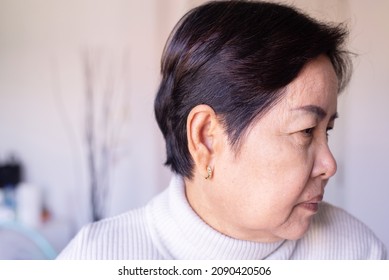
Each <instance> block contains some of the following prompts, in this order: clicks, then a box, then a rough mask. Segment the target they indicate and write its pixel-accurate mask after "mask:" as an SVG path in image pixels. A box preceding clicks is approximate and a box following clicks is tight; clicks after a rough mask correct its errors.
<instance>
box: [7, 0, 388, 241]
mask: <svg viewBox="0 0 389 280" xmlns="http://www.w3.org/2000/svg"><path fill="white" fill-rule="evenodd" d="M202 2H205V1H202V0H182V1H175V0H168V1H159V0H148V1H145V0H143V1H126V0H114V1H102V0H101V1H93V0H82V1H80V0H70V1H60V0H56V1H52V0H35V1H33V0H26V1H21V0H0V159H1V158H4V157H5V156H6V155H7V154H9V153H10V152H14V153H16V154H17V155H18V156H19V157H20V158H21V160H22V161H23V163H24V164H25V167H26V171H27V173H26V179H27V180H28V181H30V182H32V183H35V184H37V185H39V186H41V187H42V188H43V189H44V190H45V192H46V193H47V196H48V198H49V199H48V203H49V206H50V208H51V210H52V212H53V214H54V217H55V218H57V219H64V220H68V221H69V222H70V223H71V224H72V225H73V226H74V228H75V229H77V228H78V227H79V226H81V225H82V224H83V223H85V222H87V221H89V219H90V210H89V200H88V193H89V187H88V176H87V171H86V154H85V146H84V138H83V110H84V108H85V107H84V105H85V104H84V79H83V75H82V61H81V57H82V55H81V54H82V52H83V51H85V50H89V51H94V52H97V53H100V54H101V55H100V58H101V59H102V60H103V63H108V64H109V63H112V68H111V69H116V70H117V69H118V65H120V63H124V64H125V65H127V66H128V69H127V71H126V72H125V75H126V76H125V78H124V77H122V76H120V73H121V74H123V72H120V71H118V72H116V73H117V75H116V77H118V76H119V80H118V84H119V86H118V87H117V88H116V89H117V90H118V91H120V88H121V87H120V85H121V86H123V85H124V86H125V88H126V91H125V93H128V95H127V97H128V99H123V102H121V104H122V106H119V107H118V110H119V111H120V110H121V109H123V108H125V109H128V112H129V114H128V115H120V116H121V117H120V116H119V117H118V121H119V122H122V124H123V130H122V132H121V134H120V138H119V139H120V141H119V142H118V146H117V149H118V151H119V154H120V155H121V158H120V160H117V159H115V161H114V162H115V164H114V166H113V172H114V173H113V174H114V176H113V181H112V184H111V186H112V192H111V200H110V204H109V209H108V211H107V214H106V215H114V214H117V213H120V212H122V211H125V210H126V209H129V208H133V207H136V206H139V205H142V204H144V203H145V202H146V201H147V200H149V199H150V197H152V196H153V195H154V194H155V193H156V192H159V191H160V190H161V189H162V188H163V187H164V186H165V185H166V183H167V182H168V178H169V172H168V170H167V169H166V168H164V167H163V166H162V163H163V161H164V153H165V152H164V143H163V141H162V137H161V135H160V132H159V130H158V128H157V126H156V124H155V121H154V116H153V98H154V95H155V91H156V88H157V86H158V80H159V61H160V55H161V52H162V48H163V45H164V42H165V40H166V38H167V36H168V33H169V32H170V30H171V29H172V27H173V25H174V24H175V22H176V21H177V20H178V19H179V18H180V17H181V15H183V13H184V12H185V11H187V10H188V9H189V8H190V7H192V6H194V5H197V4H199V3H202ZM284 2H287V3H294V4H295V5H297V6H298V7H301V8H302V9H303V10H306V11H308V12H309V13H310V14H311V15H313V16H315V17H318V18H321V19H325V20H330V21H335V22H340V21H347V22H348V24H349V26H350V28H351V29H352V34H351V38H350V46H351V49H352V50H353V51H355V52H356V53H358V54H359V57H358V59H357V62H356V65H355V73H354V77H353V80H352V82H351V84H350V87H349V88H348V90H347V92H346V93H345V94H344V95H343V96H342V97H341V100H340V101H341V104H340V106H339V113H340V116H341V118H340V119H339V121H337V124H336V129H335V132H334V133H333V135H332V136H331V145H332V146H333V150H334V153H335V156H336V158H337V159H338V164H339V172H338V174H337V175H336V177H335V178H334V179H333V180H332V182H331V184H330V185H329V186H328V188H327V199H328V200H330V201H331V202H333V203H335V204H337V205H340V206H342V207H344V208H346V209H347V210H348V211H350V212H351V213H352V214H354V215H356V216H357V217H359V218H360V219H362V220H363V221H364V222H365V223H367V224H368V225H369V226H370V227H371V228H372V229H373V230H374V231H375V232H376V233H377V235H378V236H379V237H380V238H381V239H382V240H384V241H385V243H386V244H387V246H388V247H389V226H388V225H389V223H388V217H387V213H389V204H388V203H386V197H389V188H388V187H389V182H388V180H389V179H388V177H387V176H386V173H387V172H388V171H389V162H388V161H387V158H388V156H389V151H388V143H389V139H388V138H389V129H388V128H389V126H388V124H387V121H388V120H389V113H388V110H385V106H386V104H388V103H389V97H388V94H387V92H388V84H387V82H386V80H387V78H388V77H387V73H389V69H388V67H389V66H388V65H389V61H388V60H389V59H388V56H389V55H388V54H387V53H386V49H387V47H388V45H389V42H388V40H389V36H388V35H389V34H388V30H389V19H388V18H387V17H386V16H385V12H386V11H388V10H389V6H388V5H389V4H388V2H386V1H384V0H382V1H375V2H374V5H371V4H370V5H369V4H368V1H341V0H331V1H319V0H315V1H308V0H299V1H284ZM125 54H127V56H126V55H125ZM108 68H109V67H108ZM116 70H115V71H116ZM112 71H114V70H112ZM102 75H105V74H104V73H102Z"/></svg>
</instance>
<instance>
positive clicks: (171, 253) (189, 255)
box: [147, 176, 295, 259]
mask: <svg viewBox="0 0 389 280" xmlns="http://www.w3.org/2000/svg"><path fill="white" fill-rule="evenodd" d="M147 220H148V224H149V228H150V230H151V234H152V238H153V242H154V243H155V245H156V246H157V248H158V249H159V251H160V252H161V253H162V254H163V255H164V257H165V258H167V259H288V258H289V257H290V255H291V254H292V252H293V250H294V247H295V242H294V241H279V242H274V243H260V242H251V241H244V240H238V239H234V238H231V237H228V236H226V235H224V234H222V233H220V232H218V231H216V230H214V229H213V228H212V227H210V226H209V225H208V224H206V223H205V222H204V221H203V220H202V219H201V218H200V217H199V216H198V215H197V214H196V213H195V212H194V211H193V209H192V208H191V206H190V205H189V203H188V201H187V199H186V195H185V186H184V180H183V178H181V177H179V176H174V177H173V178H172V180H171V182H170V185H169V187H168V189H167V190H165V191H164V192H163V193H162V194H160V195H159V196H157V197H156V198H155V199H154V200H153V201H152V202H151V203H150V204H149V205H148V207H147Z"/></svg>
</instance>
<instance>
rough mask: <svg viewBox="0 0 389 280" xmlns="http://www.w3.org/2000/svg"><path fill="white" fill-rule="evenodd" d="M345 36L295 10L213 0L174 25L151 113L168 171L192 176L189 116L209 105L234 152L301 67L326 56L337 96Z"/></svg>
mask: <svg viewBox="0 0 389 280" xmlns="http://www.w3.org/2000/svg"><path fill="white" fill-rule="evenodd" d="M346 34H347V32H346V31H345V30H344V29H342V28H341V27H339V26H338V27H332V26H328V25H325V24H322V23H319V22H317V21H315V20H313V19H311V18H309V17H307V16H306V15H304V14H302V13H300V12H299V11H296V10H295V9H293V8H290V7H286V6H282V5H278V4H272V3H261V2H246V1H217V2H211V3H208V4H205V5H203V6H200V7H197V8H195V9H193V10H191V11H190V12H189V13H188V14H186V15H185V16H184V17H183V18H182V19H181V21H180V22H179V23H178V25H177V26H176V28H175V30H174V31H173V33H172V34H171V37H170V39H169V41H168V43H167V45H166V47H165V50H164V54H163V57H162V81H161V84H160V88H159V91H158V94H157V97H156V100H155V113H156V118H157V121H158V124H159V127H160V129H161V130H162V133H163V135H164V137H165V141H166V150H167V161H166V164H167V165H169V166H170V167H171V169H172V170H173V171H174V172H176V173H178V174H180V175H182V176H184V177H186V178H191V177H192V175H193V168H194V161H193V158H192V156H191V154H190V152H189V149H188V140H187V118H188V115H189V113H190V112H191V110H192V109H193V108H194V107H196V106H197V105H200V104H205V105H208V106H209V107H210V108H212V110H214V112H215V114H216V116H217V117H218V119H219V120H220V121H221V123H222V124H223V126H224V129H225V132H226V134H227V136H228V141H229V144H230V145H231V147H232V148H233V149H234V150H235V151H237V152H238V151H239V149H240V146H241V145H240V144H241V142H242V139H244V136H245V135H246V133H247V130H248V128H249V127H250V125H251V124H252V123H253V122H254V121H255V120H257V119H259V118H260V117H261V116H263V115H264V114H265V113H267V112H268V111H269V110H270V109H271V108H272V107H273V106H274V105H275V104H276V103H277V102H279V101H280V100H281V99H282V98H283V97H284V96H285V88H286V87H287V85H288V84H290V83H291V82H292V81H293V80H294V79H295V78H296V77H297V76H298V74H299V73H300V71H301V70H302V69H303V67H304V66H305V65H307V64H308V63H309V62H310V61H312V60H313V59H315V58H317V57H319V56H320V55H325V56H326V57H328V58H329V60H330V62H331V64H332V67H333V68H334V70H335V73H336V76H337V78H338V85H339V87H338V90H339V91H340V90H341V89H343V87H344V85H345V84H346V83H347V81H348V77H349V76H348V71H347V70H348V56H347V53H346V52H344V51H343V50H342V48H341V47H342V44H343V41H344V39H345V36H346Z"/></svg>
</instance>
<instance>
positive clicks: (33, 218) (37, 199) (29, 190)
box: [16, 183, 42, 228]
mask: <svg viewBox="0 0 389 280" xmlns="http://www.w3.org/2000/svg"><path fill="white" fill-rule="evenodd" d="M16 212H17V220H18V221H19V222H20V223H21V224H23V225H25V226H29V227H32V228H37V227H39V226H40V225H41V213H42V195H41V190H40V188H39V187H37V186H36V185H33V184H29V183H21V184H19V186H18V187H17V191H16Z"/></svg>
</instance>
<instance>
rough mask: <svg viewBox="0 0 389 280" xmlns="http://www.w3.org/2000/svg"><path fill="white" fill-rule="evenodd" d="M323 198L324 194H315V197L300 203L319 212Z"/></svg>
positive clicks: (310, 209)
mask: <svg viewBox="0 0 389 280" xmlns="http://www.w3.org/2000/svg"><path fill="white" fill-rule="evenodd" d="M322 200H323V195H318V196H315V197H314V198H312V199H310V200H308V201H304V202H302V203H300V204H299V205H300V206H301V207H303V208H305V209H307V210H309V211H312V212H317V211H318V210H319V203H320V202H321V201H322Z"/></svg>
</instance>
